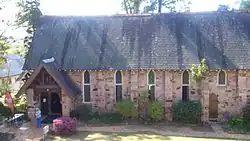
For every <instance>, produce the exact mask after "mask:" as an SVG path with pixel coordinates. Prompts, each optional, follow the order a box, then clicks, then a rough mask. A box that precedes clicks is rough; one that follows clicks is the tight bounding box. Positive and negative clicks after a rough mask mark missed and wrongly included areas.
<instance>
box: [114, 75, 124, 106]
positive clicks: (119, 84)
mask: <svg viewBox="0 0 250 141" xmlns="http://www.w3.org/2000/svg"><path fill="white" fill-rule="evenodd" d="M118 71H120V73H121V77H122V78H121V83H116V73H117V72H118ZM114 82H115V90H114V91H115V101H116V86H122V84H123V83H122V82H123V73H122V71H121V70H117V71H115V74H114ZM122 99H123V87H122Z"/></svg>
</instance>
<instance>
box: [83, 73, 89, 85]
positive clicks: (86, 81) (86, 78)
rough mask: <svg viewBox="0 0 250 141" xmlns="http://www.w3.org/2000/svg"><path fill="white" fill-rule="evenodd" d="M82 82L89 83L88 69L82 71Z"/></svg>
mask: <svg viewBox="0 0 250 141" xmlns="http://www.w3.org/2000/svg"><path fill="white" fill-rule="evenodd" d="M84 83H85V84H90V74H89V72H88V71H85V72H84Z"/></svg>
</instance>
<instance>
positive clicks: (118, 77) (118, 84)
mask: <svg viewBox="0 0 250 141" xmlns="http://www.w3.org/2000/svg"><path fill="white" fill-rule="evenodd" d="M115 96H116V101H119V100H122V73H121V71H117V72H116V73H115Z"/></svg>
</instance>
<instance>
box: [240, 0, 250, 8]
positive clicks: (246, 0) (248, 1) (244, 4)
mask: <svg viewBox="0 0 250 141" xmlns="http://www.w3.org/2000/svg"><path fill="white" fill-rule="evenodd" d="M240 9H250V0H241V3H240Z"/></svg>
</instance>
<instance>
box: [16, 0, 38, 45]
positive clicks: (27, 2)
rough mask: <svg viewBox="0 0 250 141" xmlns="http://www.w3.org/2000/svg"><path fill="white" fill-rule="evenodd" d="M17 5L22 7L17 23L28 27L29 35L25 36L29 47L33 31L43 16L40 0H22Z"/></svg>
mask: <svg viewBox="0 0 250 141" xmlns="http://www.w3.org/2000/svg"><path fill="white" fill-rule="evenodd" d="M17 5H18V7H20V8H21V11H19V12H18V14H17V20H16V23H17V25H18V26H23V27H24V28H26V32H27V36H26V37H25V38H24V46H25V47H26V48H29V47H30V45H31V40H32V37H33V33H34V31H35V30H36V26H37V21H38V19H39V18H40V16H42V12H41V10H40V9H39V6H40V0H22V1H21V2H18V3H17Z"/></svg>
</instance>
